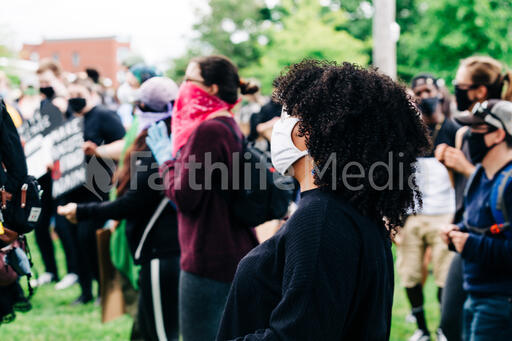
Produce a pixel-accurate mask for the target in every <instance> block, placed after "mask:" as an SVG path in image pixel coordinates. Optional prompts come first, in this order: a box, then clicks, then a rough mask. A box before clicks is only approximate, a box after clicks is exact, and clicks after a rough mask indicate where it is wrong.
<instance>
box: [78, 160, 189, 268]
mask: <svg viewBox="0 0 512 341" xmlns="http://www.w3.org/2000/svg"><path fill="white" fill-rule="evenodd" d="M142 154H143V155H140V156H138V157H137V159H136V160H133V161H131V160H129V159H127V160H125V162H133V163H132V176H136V181H135V182H134V181H133V179H132V181H131V183H132V184H129V189H128V190H127V191H126V192H125V193H124V194H123V195H121V196H120V197H118V198H117V199H116V200H114V201H107V202H93V203H85V204H79V205H78V208H77V219H78V220H83V219H88V218H91V217H94V218H95V219H105V220H107V219H115V220H122V219H126V234H127V237H128V243H129V244H130V249H131V251H132V255H133V254H134V253H135V250H136V249H137V246H138V245H139V242H140V239H141V237H142V234H143V232H144V229H145V228H146V226H147V224H148V222H149V220H150V219H151V216H152V215H153V213H154V212H155V210H156V208H157V206H158V205H159V203H160V202H161V200H162V198H163V197H164V195H163V192H162V191H161V188H162V179H161V178H160V176H159V174H158V165H157V163H156V161H155V159H154V157H153V155H152V154H151V151H149V150H147V151H144V152H143V153H142ZM155 186H156V187H158V189H156V188H155ZM179 254H180V248H179V244H178V223H177V220H176V211H175V210H174V208H173V207H172V206H171V204H168V205H167V206H166V208H165V209H164V210H163V211H162V213H161V214H160V217H159V218H158V220H157V221H156V223H155V225H154V226H153V228H152V230H151V232H150V234H149V235H148V237H147V239H146V241H145V243H144V246H143V248H142V252H141V258H140V260H139V261H138V262H137V263H145V262H148V261H150V260H151V259H154V258H166V257H171V256H173V257H174V256H177V255H179Z"/></svg>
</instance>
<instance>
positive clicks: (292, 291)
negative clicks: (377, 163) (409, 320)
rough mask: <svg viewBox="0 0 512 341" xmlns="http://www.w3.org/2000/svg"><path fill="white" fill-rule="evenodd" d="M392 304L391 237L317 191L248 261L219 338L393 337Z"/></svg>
mask: <svg viewBox="0 0 512 341" xmlns="http://www.w3.org/2000/svg"><path fill="white" fill-rule="evenodd" d="M392 302H393V259H392V255H391V242H390V238H389V233H388V232H387V231H386V229H385V228H384V226H383V225H382V224H381V225H378V224H376V223H375V222H373V221H371V220H369V219H368V218H365V217H363V216H361V215H360V214H359V213H358V212H357V211H356V210H355V209H354V208H353V207H352V206H351V205H350V204H349V203H348V202H347V201H346V200H344V199H343V198H341V197H340V196H339V195H336V194H334V193H332V192H325V191H322V190H320V189H314V190H311V191H307V192H303V193H302V198H301V200H300V202H299V207H298V209H297V211H296V212H295V213H294V214H293V215H292V217H291V218H290V219H289V220H288V222H287V223H286V224H285V225H284V226H283V228H282V229H281V230H280V231H279V232H278V233H276V235H275V236H274V237H272V238H270V239H269V240H268V241H266V242H265V243H263V244H261V245H260V246H258V247H256V248H255V249H253V250H252V251H251V252H250V253H249V254H248V255H247V256H246V257H245V258H244V259H243V260H242V261H241V262H240V264H239V266H238V269H237V272H236V275H235V279H234V281H233V285H232V287H231V291H230V293H229V298H228V302H227V305H226V309H225V311H224V316H223V319H222V323H221V327H220V329H219V334H218V337H217V340H237V341H241V340H246V341H248V340H281V341H283V340H287V341H292V340H293V341H297V340H312V341H316V340H350V341H352V340H358V341H361V340H379V341H382V340H388V339H389V332H390V325H391V307H392Z"/></svg>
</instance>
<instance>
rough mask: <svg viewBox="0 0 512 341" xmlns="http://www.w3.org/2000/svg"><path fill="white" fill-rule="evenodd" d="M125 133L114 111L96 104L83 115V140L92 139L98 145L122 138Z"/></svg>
mask: <svg viewBox="0 0 512 341" xmlns="http://www.w3.org/2000/svg"><path fill="white" fill-rule="evenodd" d="M125 133H126V131H125V129H124V127H123V124H122V123H121V119H120V118H119V116H118V115H117V114H116V112H115V111H112V110H109V109H107V108H105V107H104V106H101V105H97V106H95V107H94V108H92V109H91V111H89V112H88V113H86V114H85V116H84V140H85V141H92V142H94V143H96V144H97V145H98V146H99V145H102V144H109V143H111V142H114V141H117V140H119V139H122V138H123V137H124V134H125Z"/></svg>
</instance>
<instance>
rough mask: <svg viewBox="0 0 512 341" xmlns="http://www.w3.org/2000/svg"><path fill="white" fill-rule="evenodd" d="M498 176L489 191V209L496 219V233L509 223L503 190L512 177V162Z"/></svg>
mask: <svg viewBox="0 0 512 341" xmlns="http://www.w3.org/2000/svg"><path fill="white" fill-rule="evenodd" d="M499 177H500V179H499V181H496V183H495V184H494V186H493V188H492V192H491V211H492V214H493V216H494V219H495V221H496V228H495V230H496V233H499V232H501V230H503V229H506V228H508V227H509V225H510V215H509V212H508V209H507V205H506V203H505V190H506V189H507V186H508V185H509V183H510V180H511V179H512V164H510V165H508V166H507V167H506V168H505V169H504V170H503V171H502V172H500V174H499ZM491 232H492V231H491Z"/></svg>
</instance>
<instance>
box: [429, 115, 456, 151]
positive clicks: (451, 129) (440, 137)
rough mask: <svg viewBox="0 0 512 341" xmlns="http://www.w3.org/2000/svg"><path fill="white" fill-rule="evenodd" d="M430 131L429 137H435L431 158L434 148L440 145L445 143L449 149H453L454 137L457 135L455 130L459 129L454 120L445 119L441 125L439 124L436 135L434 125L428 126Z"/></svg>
mask: <svg viewBox="0 0 512 341" xmlns="http://www.w3.org/2000/svg"><path fill="white" fill-rule="evenodd" d="M428 128H429V131H430V136H431V137H434V135H436V136H435V141H433V142H434V148H433V150H432V153H431V155H429V156H431V157H433V156H434V151H435V149H436V147H437V146H438V145H440V144H442V143H446V144H447V145H449V146H450V147H455V135H457V130H459V129H460V125H459V124H457V123H456V122H455V121H454V120H452V119H451V118H446V119H445V120H444V121H443V123H442V124H441V128H440V129H439V131H438V132H437V133H436V125H435V124H433V125H430V124H429V126H428Z"/></svg>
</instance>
